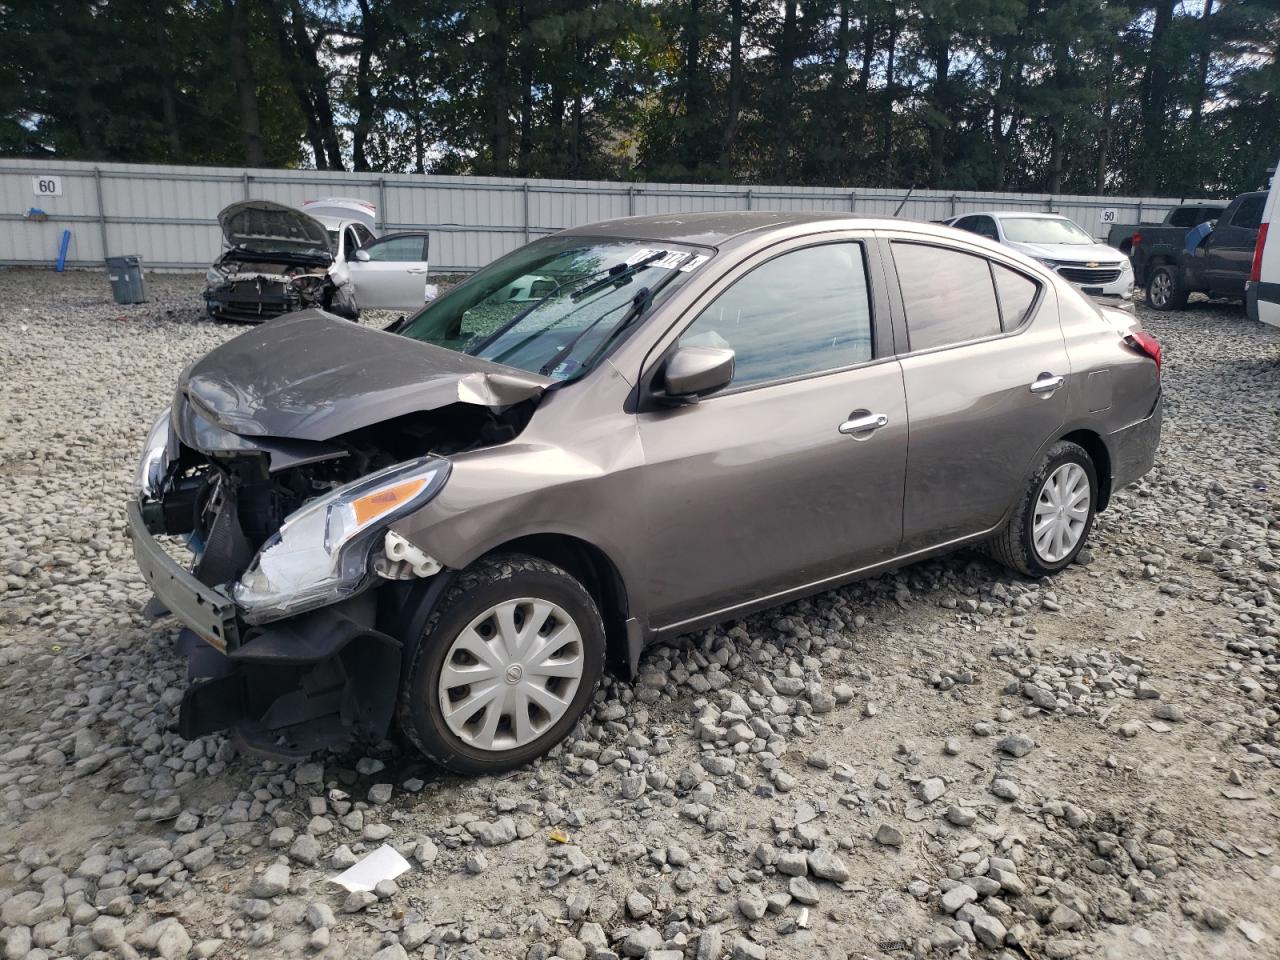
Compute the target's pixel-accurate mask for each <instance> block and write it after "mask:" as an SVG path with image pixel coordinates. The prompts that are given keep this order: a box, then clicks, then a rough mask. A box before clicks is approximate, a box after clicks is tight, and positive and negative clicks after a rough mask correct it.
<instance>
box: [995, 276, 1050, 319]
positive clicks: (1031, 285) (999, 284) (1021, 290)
mask: <svg viewBox="0 0 1280 960" xmlns="http://www.w3.org/2000/svg"><path fill="white" fill-rule="evenodd" d="M991 272H992V273H993V274H994V275H995V278H996V294H997V296H998V297H999V300H1000V319H1001V322H1002V325H1003V326H1004V329H1005V332H1006V333H1008V332H1009V331H1010V330H1017V329H1018V327H1020V326H1022V322H1023V321H1024V320H1026V319H1027V314H1029V313H1030V312H1031V308H1032V306H1034V304H1035V302H1036V294H1037V293H1039V292H1040V284H1038V283H1036V282H1035V281H1034V280H1032V279H1031V278H1030V277H1028V276H1026V275H1025V274H1021V273H1018V271H1016V270H1010V269H1009V268H1008V267H1003V266H1001V265H1000V264H998V263H993V264H991Z"/></svg>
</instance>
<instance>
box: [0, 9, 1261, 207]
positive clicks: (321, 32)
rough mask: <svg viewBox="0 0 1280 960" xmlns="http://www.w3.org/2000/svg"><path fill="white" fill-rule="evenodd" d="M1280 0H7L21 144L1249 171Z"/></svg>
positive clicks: (1103, 179) (723, 172)
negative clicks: (586, 1) (587, 1)
mask: <svg viewBox="0 0 1280 960" xmlns="http://www.w3.org/2000/svg"><path fill="white" fill-rule="evenodd" d="M1278 134H1280V0H1195V2H1190V0H1188V2H1181V3H1180V2H1175V0H906V2H903V0H814V2H811V3H810V2H807V3H801V2H799V0H775V2H763V0H646V2H641V0H598V2H595V3H591V4H583V3H580V2H573V0H398V2H391V0H187V2H178V3H165V2H148V0H3V2H0V153H4V154H7V155H21V156H47V157H61V158H67V159H89V160H118V161H134V162H167V163H212V164H230V165H247V166H268V167H270V166H278V167H301V166H308V167H311V166H313V167H317V168H320V169H351V170H388V171H418V172H427V173H430V172H436V173H475V174H491V175H520V176H538V177H568V178H610V179H624V180H666V181H695V182H764V183H778V184H827V185H845V186H850V187H857V186H894V187H902V186H907V185H914V186H917V187H920V188H926V187H928V188H943V189H957V190H1037V191H1047V192H1052V193H1058V192H1071V193H1136V194H1144V195H1149V194H1160V195H1167V196H1198V195H1219V194H1230V193H1232V192H1237V191H1240V190H1245V189H1251V188H1253V187H1256V186H1258V185H1259V184H1260V183H1261V182H1262V181H1263V180H1264V178H1265V171H1266V169H1267V168H1268V167H1270V166H1271V165H1272V164H1273V163H1274V162H1275V159H1276V154H1277V151H1278V150H1280V135H1278Z"/></svg>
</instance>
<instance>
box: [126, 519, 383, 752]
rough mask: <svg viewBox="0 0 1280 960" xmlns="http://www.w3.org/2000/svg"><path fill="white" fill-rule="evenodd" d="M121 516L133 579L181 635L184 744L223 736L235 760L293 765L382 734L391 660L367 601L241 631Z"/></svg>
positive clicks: (225, 608) (235, 617)
mask: <svg viewBox="0 0 1280 960" xmlns="http://www.w3.org/2000/svg"><path fill="white" fill-rule="evenodd" d="M127 517H128V523H127V526H128V532H129V537H130V539H131V540H132V541H133V550H134V556H135V557H136V558H137V562H138V568H139V570H141V571H142V575H143V577H144V578H145V579H146V581H147V583H148V584H150V585H151V588H152V590H153V591H154V592H155V595H156V598H157V599H158V600H159V601H160V603H161V604H163V606H164V607H165V608H166V609H167V610H168V611H169V612H171V613H173V615H174V616H175V617H177V618H178V620H179V621H180V622H181V623H182V624H183V625H184V627H185V629H184V630H182V631H181V632H180V633H179V635H178V642H177V647H178V652H179V653H180V654H182V655H184V656H186V657H187V677H188V680H189V681H190V686H189V687H188V688H187V691H186V693H185V694H184V695H183V698H182V706H181V711H180V713H179V717H178V730H179V732H180V733H181V735H182V736H183V738H184V739H187V740H194V739H196V738H197V737H201V736H204V735H205V734H209V733H213V732H215V731H218V730H229V731H230V732H231V734H232V736H233V738H234V739H235V740H236V741H237V743H238V744H239V746H240V747H241V749H242V750H244V751H247V752H250V753H254V754H257V755H259V756H267V757H271V758H274V759H279V760H295V759H299V758H302V757H306V756H308V755H310V754H311V753H313V752H315V751H317V750H321V749H325V748H328V747H332V746H336V745H339V744H341V743H345V742H348V741H350V740H353V739H358V740H368V741H377V740H380V739H382V738H383V737H384V736H385V735H386V733H387V730H388V729H389V727H390V724H391V716H392V712H393V710H394V708H395V697H396V693H397V691H398V689H399V679H400V666H401V652H400V643H399V642H398V641H397V640H395V639H393V638H392V637H390V636H388V635H387V634H385V633H382V632H380V631H378V630H376V629H375V628H374V626H373V623H374V613H375V609H376V603H375V599H374V596H373V593H372V592H367V593H365V594H362V595H361V596H358V597H354V598H352V599H351V600H348V601H346V602H345V603H341V604H335V605H334V606H331V607H324V608H322V609H320V610H314V611H312V612H310V613H306V614H302V615H300V616H297V617H290V618H288V619H285V620H278V621H275V622H272V623H270V624H267V625H265V626H258V627H251V626H249V625H248V624H246V623H245V621H244V620H243V618H242V617H241V615H240V611H239V609H238V608H237V606H236V604H235V603H234V602H233V601H232V600H231V598H230V597H228V596H227V595H226V594H225V593H223V592H222V590H220V589H218V588H215V587H210V586H208V585H207V584H204V583H201V582H200V581H199V580H198V579H197V578H196V577H195V575H194V574H192V573H191V572H190V571H188V570H186V569H184V568H183V567H182V566H181V565H180V564H178V563H177V562H176V561H175V560H173V559H172V558H171V557H170V556H169V555H168V554H167V553H166V552H165V551H164V549H163V548H162V547H161V545H160V543H159V542H158V541H157V540H156V539H155V538H154V537H153V536H152V535H151V534H150V533H149V532H148V530H147V528H146V524H145V521H144V520H143V515H142V510H141V509H140V508H139V506H138V504H137V503H133V502H131V503H130V504H129V505H128V508H127Z"/></svg>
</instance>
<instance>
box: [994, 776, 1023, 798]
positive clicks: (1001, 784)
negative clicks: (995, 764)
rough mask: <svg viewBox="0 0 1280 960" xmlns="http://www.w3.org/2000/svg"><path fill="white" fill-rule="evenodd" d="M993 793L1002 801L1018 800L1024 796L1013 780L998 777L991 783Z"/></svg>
mask: <svg viewBox="0 0 1280 960" xmlns="http://www.w3.org/2000/svg"><path fill="white" fill-rule="evenodd" d="M991 792H992V793H994V794H995V795H996V796H997V797H999V798H1000V799H1001V800H1010V801H1012V800H1017V799H1018V797H1020V796H1022V790H1021V789H1020V788H1019V787H1018V785H1017V784H1016V783H1014V782H1013V781H1012V780H1008V779H1006V778H1004V777H997V778H996V779H994V780H992V781H991Z"/></svg>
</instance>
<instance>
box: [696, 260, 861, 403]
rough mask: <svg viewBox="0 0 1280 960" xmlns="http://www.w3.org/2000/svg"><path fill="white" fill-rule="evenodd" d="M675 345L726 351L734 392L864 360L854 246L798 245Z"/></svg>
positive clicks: (738, 287) (721, 299) (735, 289)
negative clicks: (729, 356)
mask: <svg viewBox="0 0 1280 960" xmlns="http://www.w3.org/2000/svg"><path fill="white" fill-rule="evenodd" d="M680 344H681V346H694V345H696V346H714V347H731V348H732V349H733V351H734V353H735V355H736V360H735V369H734V374H733V385H734V386H746V385H748V384H754V383H765V382H767V381H769V380H782V379H785V378H788V377H798V376H803V375H805V374H810V373H818V372H820V371H823V370H836V369H839V368H841V367H848V366H852V365H853V364H855V363H863V362H865V361H867V360H870V359H871V357H872V352H871V301H870V298H869V296H868V291H867V271H866V266H865V263H864V261H863V256H862V244H860V243H827V244H822V245H821V246H816V247H805V248H804V249H802V250H795V251H792V252H791V253H784V254H782V255H781V256H779V257H775V258H774V259H772V260H770V261H768V262H767V263H765V264H762V265H761V266H759V267H756V268H755V269H754V270H752V271H751V272H750V273H748V274H747V275H746V276H744V277H742V278H741V279H740V280H738V281H737V282H736V283H735V284H734V285H733V286H732V287H730V288H729V289H728V290H726V291H725V292H724V293H722V294H720V296H718V297H716V299H715V300H714V301H713V302H712V303H711V305H710V306H708V307H707V308H706V309H705V310H703V311H702V313H700V314H698V317H697V319H695V320H694V321H693V323H691V324H690V325H689V327H688V328H687V329H686V330H685V332H684V334H683V335H682V336H681V337H680Z"/></svg>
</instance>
